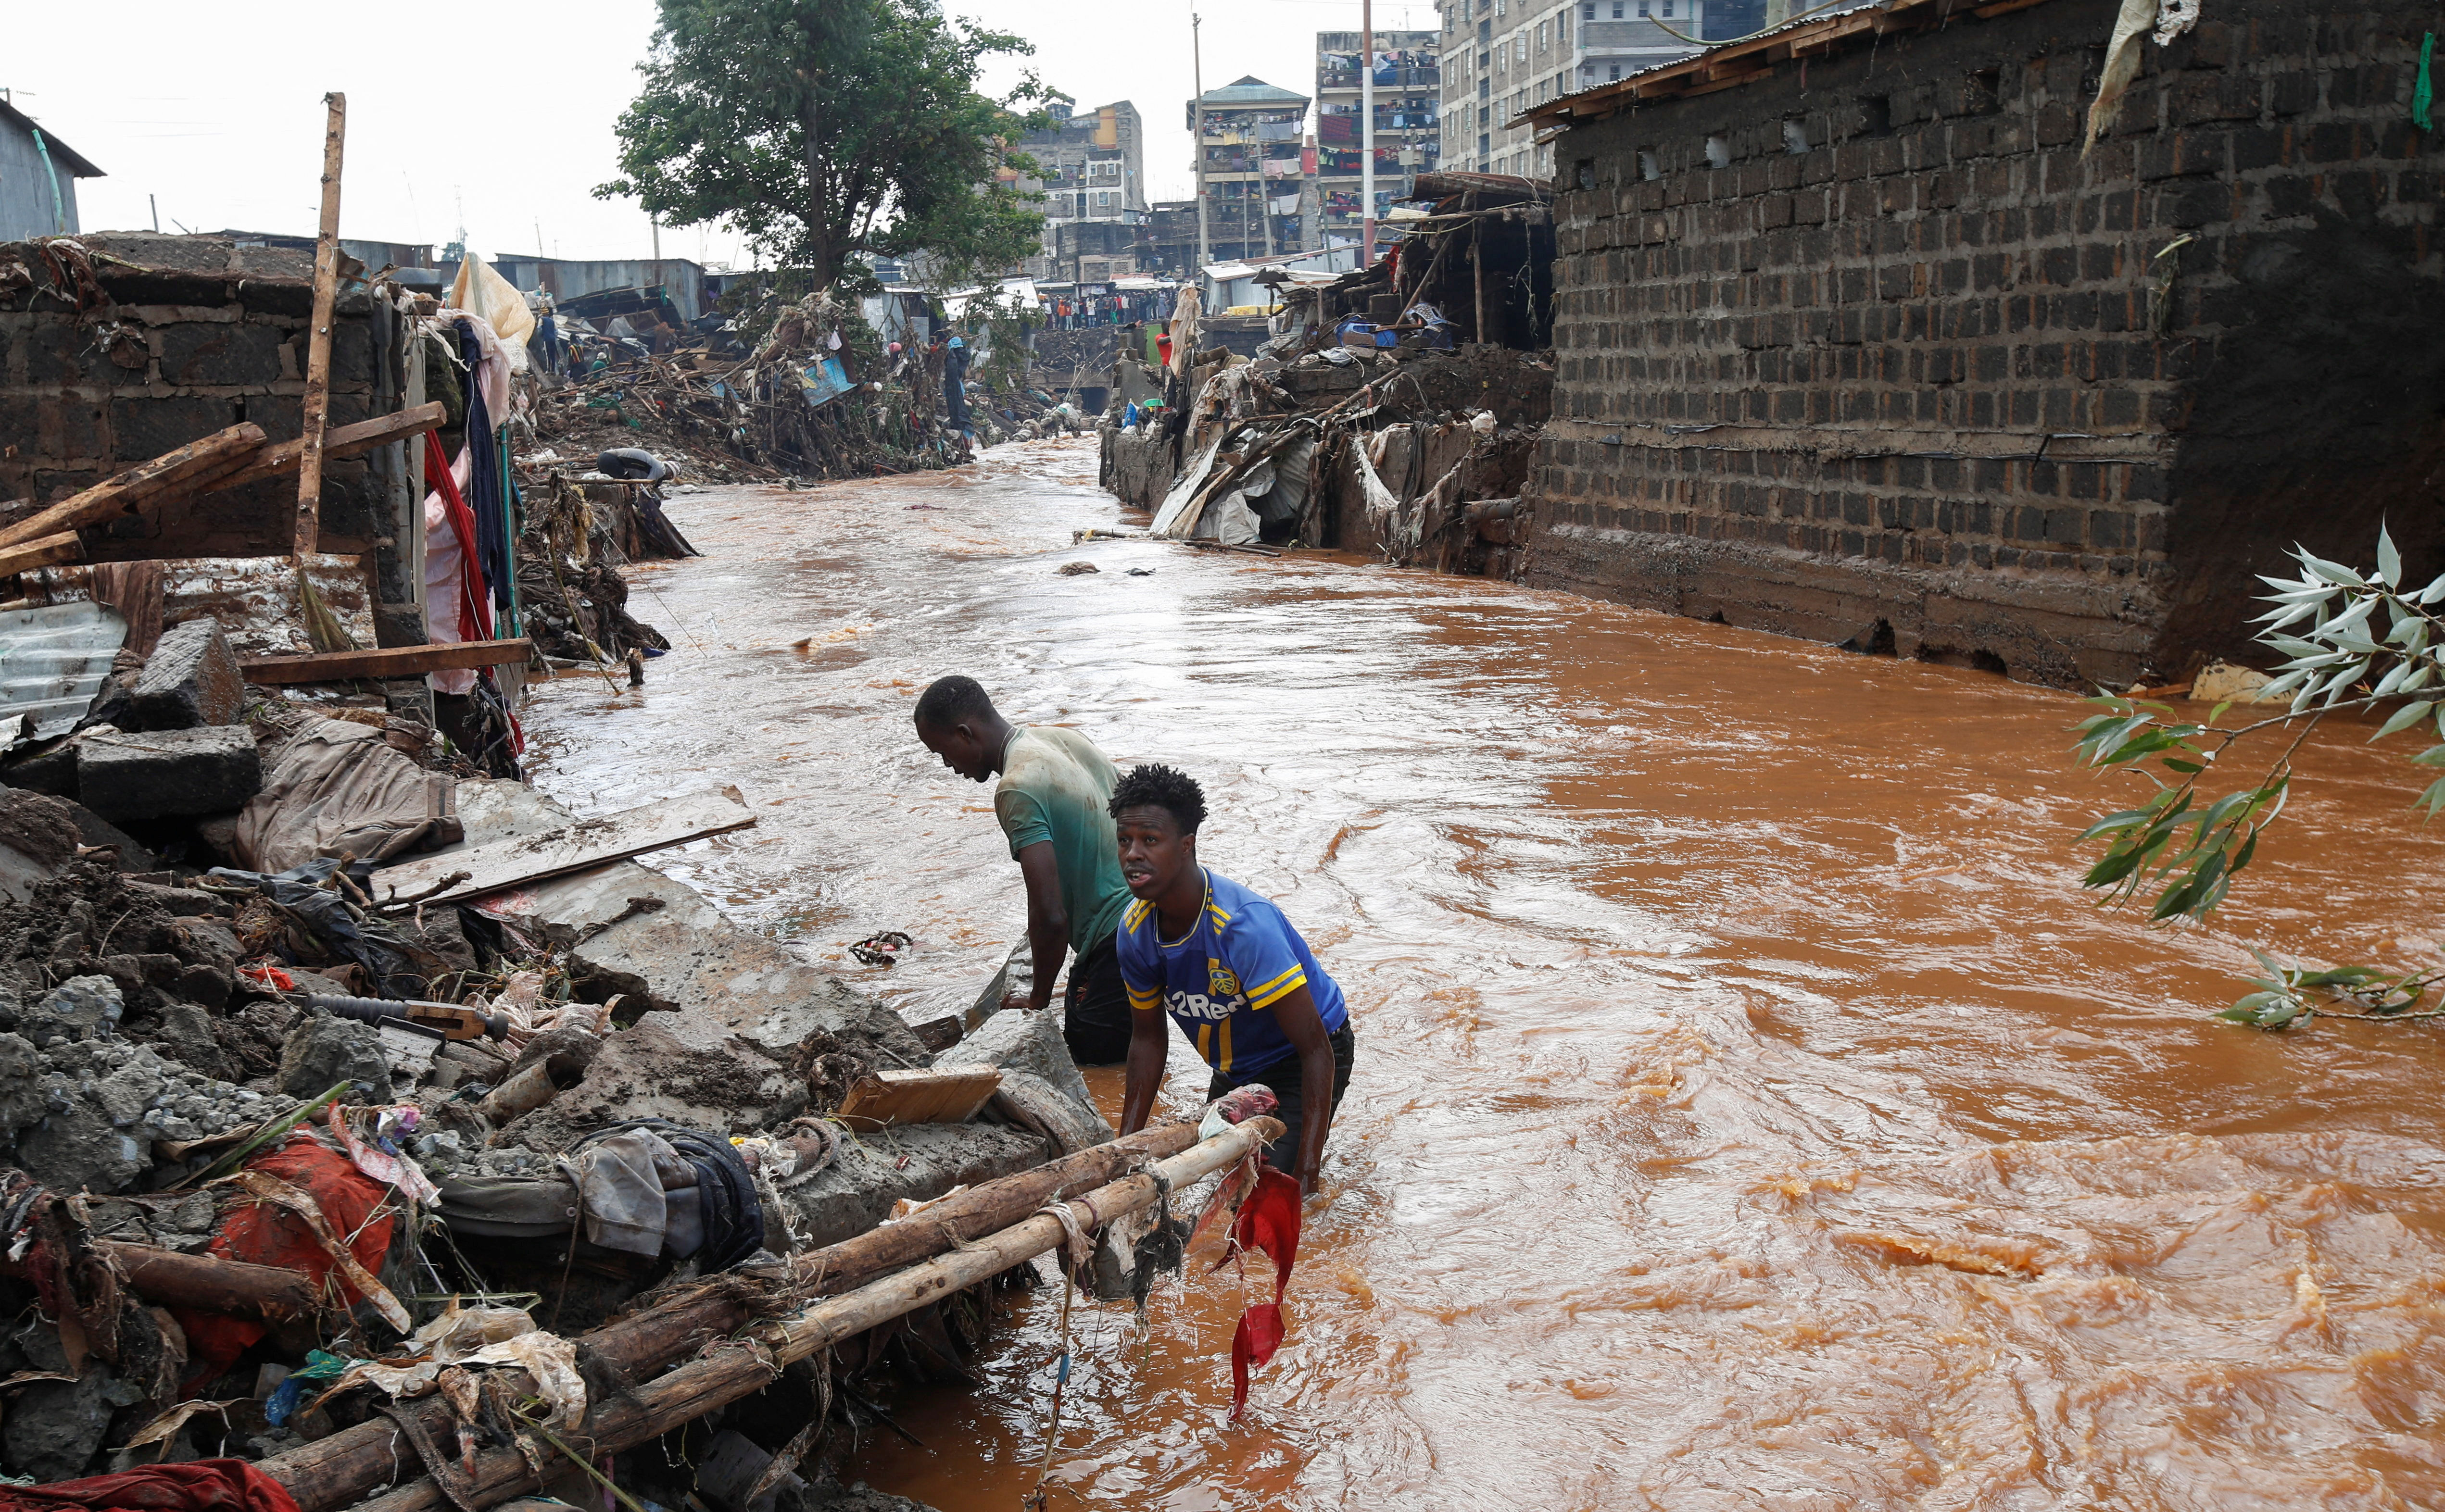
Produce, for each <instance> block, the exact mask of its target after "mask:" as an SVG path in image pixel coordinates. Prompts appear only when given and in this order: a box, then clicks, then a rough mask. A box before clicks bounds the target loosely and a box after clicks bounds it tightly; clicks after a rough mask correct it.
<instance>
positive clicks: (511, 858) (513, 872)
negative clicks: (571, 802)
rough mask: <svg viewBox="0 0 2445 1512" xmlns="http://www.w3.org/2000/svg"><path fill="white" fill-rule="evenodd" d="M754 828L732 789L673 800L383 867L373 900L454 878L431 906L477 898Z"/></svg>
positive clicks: (427, 889) (403, 894)
mask: <svg viewBox="0 0 2445 1512" xmlns="http://www.w3.org/2000/svg"><path fill="white" fill-rule="evenodd" d="M755 822H756V815H755V812H754V811H753V810H751V809H749V808H748V806H747V804H746V803H745V802H743V801H741V800H740V799H739V798H738V796H737V792H736V790H735V789H733V790H726V791H724V792H720V793H700V794H697V795H696V796H694V797H690V798H674V799H670V800H667V801H665V802H660V803H647V804H645V805H644V807H642V808H631V809H627V810H625V811H623V812H621V813H617V814H606V815H604V816H603V817H601V818H599V819H588V820H580V821H577V822H576V823H574V824H570V825H567V826H565V827H563V828H561V829H555V830H546V831H544V832H542V833H541V834H537V835H527V836H522V837H520V838H519V839H512V840H495V841H494V842H493V843H491V844H489V845H475V846H467V847H463V848H461V849H458V850H455V851H437V852H435V853H433V854H432V855H429V856H420V857H417V858H416V859H414V860H412V861H407V862H403V863H401V865H398V866H386V867H384V868H383V869H382V870H381V871H379V872H376V873H375V874H374V876H373V894H374V897H375V899H376V900H377V901H379V902H388V901H390V900H391V899H393V898H407V897H415V896H417V895H418V894H423V893H427V892H430V891H431V890H432V889H434V888H437V887H441V884H442V883H443V882H444V881H445V880H447V879H448V878H449V877H450V876H453V875H454V874H457V873H462V872H463V873H465V874H466V876H465V877H464V878H463V879H462V880H459V881H457V882H451V883H450V884H449V886H447V887H442V888H441V891H439V892H438V893H433V894H432V897H431V899H430V900H431V901H434V902H442V901H447V900H450V899H456V898H470V897H481V896H483V895H484V894H487V893H498V892H500V891H501V890H502V889H504V888H511V887H516V886H517V885H518V884H520V883H522V882H539V881H542V880H543V879H544V878H546V877H550V876H561V875H562V874H564V873H568V872H583V871H586V870H588V869H589V868H592V867H597V866H604V865H607V864H609V863H610V862H612V861H625V860H626V859H627V858H628V857H631V856H643V855H644V854H645V853H646V852H647V851H659V850H664V849H667V848H668V847H670V846H673V845H684V844H686V843H687V842H688V841H690V840H695V839H703V838H704V837H706V836H708V835H723V834H727V833H729V832H730V831H732V830H736V829H745V828H747V827H748V826H749V825H751V824H753V823H755Z"/></svg>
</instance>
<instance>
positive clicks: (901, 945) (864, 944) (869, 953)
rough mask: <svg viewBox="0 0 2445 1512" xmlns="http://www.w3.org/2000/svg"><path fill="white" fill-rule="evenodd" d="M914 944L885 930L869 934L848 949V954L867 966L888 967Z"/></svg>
mask: <svg viewBox="0 0 2445 1512" xmlns="http://www.w3.org/2000/svg"><path fill="white" fill-rule="evenodd" d="M915 944H916V942H915V941H913V940H911V939H910V938H909V937H908V936H907V935H905V934H904V933H902V932H901V931H898V930H885V931H883V932H882V933H880V934H869V935H868V936H867V937H866V938H865V939H863V940H860V941H858V942H857V943H856V944H855V945H852V946H850V947H849V954H851V955H853V956H855V957H857V958H858V959H859V960H861V961H863V962H865V963H866V964H867V965H868V966H889V965H891V964H892V963H893V962H895V961H897V960H899V959H900V957H901V956H902V955H904V954H905V953H907V951H908V950H909V948H910V947H911V946H913V945H915Z"/></svg>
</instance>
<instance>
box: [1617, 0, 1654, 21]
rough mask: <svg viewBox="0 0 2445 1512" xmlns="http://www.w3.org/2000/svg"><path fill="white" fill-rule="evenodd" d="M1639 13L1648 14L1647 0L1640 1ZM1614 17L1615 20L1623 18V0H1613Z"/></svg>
mask: <svg viewBox="0 0 2445 1512" xmlns="http://www.w3.org/2000/svg"><path fill="white" fill-rule="evenodd" d="M1638 13H1639V14H1640V15H1642V16H1643V15H1645V14H1647V6H1646V4H1645V0H1641V3H1640V5H1639V8H1638ZM1613 18H1614V20H1615V21H1619V20H1620V19H1621V0H1613Z"/></svg>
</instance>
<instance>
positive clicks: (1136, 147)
mask: <svg viewBox="0 0 2445 1512" xmlns="http://www.w3.org/2000/svg"><path fill="white" fill-rule="evenodd" d="M1048 108H1049V109H1050V110H1051V111H1052V114H1053V116H1054V119H1055V125H1054V126H1053V127H1052V128H1051V129H1049V130H1046V131H1039V132H1033V133H1031V134H1029V135H1028V136H1025V137H1022V138H1019V139H1018V144H1017V150H1018V151H1020V152H1023V153H1025V154H1026V155H1027V156H1028V157H1032V158H1034V159H1035V160H1036V176H1034V177H1026V176H1022V175H1018V174H1017V173H1014V172H1012V171H1010V170H1007V169H1005V170H1004V171H1003V174H1002V177H1003V178H1004V179H1005V181H1007V182H1010V183H1012V184H1014V185H1015V186H1016V187H1017V188H1019V189H1023V190H1028V191H1031V192H1034V193H1036V194H1042V195H1043V196H1044V204H1043V206H1042V207H1041V208H1042V210H1043V212H1044V241H1043V248H1042V250H1041V252H1040V253H1039V254H1038V255H1037V256H1036V257H1034V258H1031V259H1029V260H1028V263H1027V265H1026V269H1027V272H1028V273H1029V274H1030V275H1031V276H1032V277H1036V278H1044V277H1047V276H1060V277H1067V276H1069V270H1070V269H1071V268H1072V267H1073V264H1074V263H1075V261H1076V260H1077V258H1078V257H1079V255H1080V254H1081V253H1082V252H1084V253H1086V254H1088V255H1094V256H1101V257H1104V258H1107V259H1109V258H1111V257H1112V256H1113V255H1115V252H1116V249H1117V255H1119V256H1120V257H1122V258H1123V259H1124V260H1126V259H1127V257H1128V249H1129V246H1130V245H1131V243H1132V242H1133V241H1134V239H1135V236H1134V232H1133V231H1131V230H1126V229H1125V228H1130V227H1134V226H1136V225H1137V224H1139V223H1140V222H1142V221H1144V220H1145V219H1146V210H1147V200H1146V132H1145V129H1144V127H1143V125H1142V123H1141V122H1140V120H1139V118H1138V112H1137V107H1136V106H1135V105H1132V104H1130V103H1129V101H1126V100H1121V101H1113V102H1112V103H1111V104H1109V105H1098V106H1097V107H1095V108H1094V109H1092V110H1084V111H1073V109H1072V108H1071V106H1070V104H1069V102H1068V101H1058V100H1056V101H1054V102H1053V103H1052V105H1051V106H1050V107H1048ZM1107 266H1108V267H1110V266H1111V265H1110V263H1109V262H1108V263H1107ZM1133 270H1134V266H1133V265H1132V266H1131V267H1122V268H1121V269H1120V270H1119V271H1118V272H1114V273H1111V275H1110V276H1112V277H1120V276H1122V275H1123V274H1126V273H1128V272H1130V271H1133Z"/></svg>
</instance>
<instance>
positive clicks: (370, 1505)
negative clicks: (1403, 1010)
mask: <svg viewBox="0 0 2445 1512" xmlns="http://www.w3.org/2000/svg"><path fill="white" fill-rule="evenodd" d="M1281 1132H1282V1125H1281V1124H1280V1123H1278V1122H1277V1121H1276V1120H1274V1119H1272V1118H1251V1119H1249V1120H1248V1121H1247V1122H1245V1123H1242V1124H1241V1125H1239V1126H1237V1127H1236V1128H1233V1129H1232V1130H1230V1131H1229V1132H1227V1133H1225V1134H1218V1135H1216V1136H1215V1137H1214V1138H1212V1139H1209V1140H1206V1141H1205V1142H1204V1143H1203V1144H1199V1145H1196V1146H1193V1147H1192V1148H1190V1149H1189V1150H1187V1151H1185V1152H1183V1153H1181V1154H1177V1155H1174V1156H1173V1157H1171V1158H1170V1159H1169V1160H1167V1161H1164V1162H1163V1163H1162V1164H1161V1165H1159V1166H1157V1167H1155V1168H1154V1171H1141V1172H1139V1173H1137V1174H1135V1175H1131V1176H1125V1177H1123V1178H1122V1179H1121V1180H1119V1181H1116V1182H1113V1183H1111V1184H1110V1185H1108V1186H1104V1187H1099V1188H1097V1189H1095V1190H1093V1191H1092V1192H1089V1193H1087V1194H1086V1196H1085V1198H1084V1199H1083V1200H1081V1201H1077V1202H1073V1203H1072V1204H1071V1205H1070V1207H1071V1210H1072V1212H1073V1215H1074V1217H1075V1220H1076V1221H1077V1222H1078V1223H1079V1224H1080V1225H1082V1226H1092V1225H1096V1224H1101V1223H1109V1222H1111V1220H1112V1219H1115V1218H1118V1217H1121V1216H1123V1215H1124V1214H1127V1213H1133V1212H1136V1211H1137V1210H1139V1209H1140V1208H1150V1207H1152V1206H1153V1205H1154V1203H1155V1200H1156V1199H1157V1198H1158V1197H1159V1196H1160V1195H1161V1194H1162V1192H1163V1191H1164V1189H1166V1188H1167V1187H1168V1188H1169V1189H1172V1190H1178V1189H1181V1188H1184V1187H1186V1186H1188V1185H1189V1184H1190V1183H1192V1182H1194V1181H1197V1180H1198V1179H1200V1178H1201V1177H1204V1176H1209V1175H1212V1174H1213V1173H1214V1172H1216V1171H1225V1170H1228V1169H1229V1168H1230V1167H1232V1166H1234V1165H1236V1164H1238V1163H1239V1162H1240V1161H1241V1160H1242V1159H1244V1158H1245V1157H1246V1156H1248V1155H1249V1154H1251V1153H1253V1152H1256V1151H1257V1150H1259V1149H1260V1148H1262V1147H1263V1146H1264V1145H1265V1144H1266V1143H1267V1142H1268V1141H1269V1140H1272V1139H1277V1138H1279V1137H1280V1136H1281ZM1158 1176H1160V1178H1161V1180H1160V1181H1158V1179H1157V1177H1158ZM1063 1237H1064V1229H1063V1227H1062V1225H1061V1221H1060V1220H1059V1219H1057V1218H1055V1217H1053V1216H1052V1215H1050V1214H1045V1215H1042V1216H1038V1217H1035V1218H1030V1219H1028V1220H1026V1221H1025V1222H1023V1223H1020V1224H1017V1225H1014V1226H1011V1227H1008V1228H1004V1229H1002V1230H1000V1231H999V1232H998V1233H995V1234H992V1235H989V1236H987V1237H986V1238H984V1239H982V1240H980V1241H979V1242H977V1243H975V1244H971V1245H965V1246H963V1247H961V1248H960V1249H957V1250H955V1251H953V1252H952V1253H950V1254H947V1255H943V1256H939V1257H937V1258H935V1259H933V1260H929V1261H927V1262H925V1263H924V1264H922V1265H917V1266H914V1267H911V1268H910V1269H908V1270H905V1271H902V1272H900V1273H899V1274H898V1275H895V1276H887V1277H886V1278H884V1279H883V1280H881V1281H878V1282H872V1283H870V1284H868V1285H865V1286H861V1287H859V1288H858V1289H857V1290H855V1291H853V1292H849V1293H846V1294H844V1295H842V1296H837V1297H831V1298H828V1299H826V1300H823V1301H819V1302H817V1303H815V1304H814V1305H813V1306H812V1307H809V1308H807V1309H805V1310H804V1311H802V1312H799V1313H796V1314H794V1315H793V1316H792V1317H790V1318H785V1319H782V1320H780V1321H778V1322H774V1323H767V1324H762V1325H759V1326H757V1327H756V1328H752V1329H750V1330H749V1331H748V1334H749V1337H752V1338H754V1339H755V1340H756V1343H758V1344H760V1345H761V1346H762V1348H760V1349H743V1348H742V1349H721V1350H715V1351H713V1352H712V1353H710V1354H708V1355H701V1356H700V1357H698V1358H696V1359H694V1360H691V1361H690V1362H688V1363H687V1364H685V1365H682V1366H681V1367H680V1368H679V1369H677V1370H675V1371H672V1372H671V1373H670V1374H667V1375H664V1376H663V1377H661V1378H660V1379H658V1380H655V1381H651V1382H649V1383H647V1384H645V1385H644V1386H641V1387H639V1388H637V1389H636V1390H635V1391H632V1392H622V1393H621V1394H620V1395H618V1396H615V1397H612V1398H610V1399H609V1400H607V1401H600V1402H597V1403H596V1404H595V1405H594V1406H593V1409H592V1411H588V1413H587V1417H586V1423H585V1426H584V1427H583V1428H581V1429H578V1430H577V1432H575V1433H572V1434H567V1435H564V1439H565V1441H568V1442H583V1443H584V1444H586V1445H587V1446H588V1451H589V1452H592V1453H595V1454H617V1453H620V1452H622V1451H623V1450H626V1449H630V1448H634V1447H637V1446H638V1445H640V1444H643V1443H644V1442H645V1441H646V1440H647V1439H651V1438H657V1437H660V1436H661V1435H662V1434H663V1433H667V1432H669V1431H670V1430H671V1429H675V1428H678V1427H680V1426H681V1425H682V1424H685V1423H692V1422H694V1421H695V1420H696V1419H698V1418H700V1417H702V1416H703V1415H704V1414H706V1413H707V1412H710V1411H714V1410H715V1409H717V1408H721V1407H727V1406H728V1405H730V1404H731V1403H733V1402H736V1401H737V1400H739V1399H740V1398H742V1397H746V1396H751V1395H754V1394H755V1393H756V1392H759V1391H762V1390H763V1389H764V1388H765V1387H767V1386H769V1385H771V1384H772V1383H773V1382H774V1381H775V1380H776V1379H778V1378H779V1375H780V1372H781V1369H782V1367H784V1366H788V1365H792V1364H794V1363H796V1362H797V1361H799V1360H802V1359H805V1358H807V1357H808V1356H809V1355H813V1354H815V1353H817V1352H818V1351H820V1350H824V1349H827V1348H829V1347H831V1345H833V1344H837V1343H839V1342H840V1341H841V1340H843V1339H846V1338H850V1337H855V1336H856V1335H859V1334H863V1333H865V1332H866V1331H867V1330H868V1329H870V1328H873V1327H876V1326H877V1325H879V1324H882V1323H887V1322H889V1321H890V1320H891V1319H893V1318H901V1317H905V1315H907V1314H909V1313H912V1312H914V1311H916V1310H917V1309H918V1308H921V1307H924V1306H927V1305H929V1304H931V1303H933V1302H938V1301H941V1300H943V1299H944V1298H946V1297H949V1296H951V1295H953V1294H954V1293H957V1292H959V1291H961V1290H962V1289H964V1288H966V1287H969V1286H973V1285H975V1284H976V1283H977V1282H980V1281H986V1280H989V1279H991V1278H992V1277H995V1276H999V1275H1000V1274H1001V1273H1002V1272H1003V1271H1005V1270H1008V1269H1010V1268H1011V1267H1012V1266H1014V1265H1017V1264H1022V1263H1025V1262H1027V1261H1029V1260H1032V1259H1034V1258H1035V1257H1036V1256H1037V1255H1041V1254H1043V1253H1045V1252H1046V1251H1047V1250H1051V1249H1054V1248H1056V1247H1058V1246H1059V1245H1060V1244H1061V1242H1062V1239H1063ZM277 1464H278V1462H277V1461H275V1460H266V1461H264V1462H263V1464H262V1465H261V1466H258V1468H260V1469H263V1470H265V1471H267V1472H269V1473H271V1474H272V1475H274V1476H275V1477H277V1476H278V1475H279V1471H278V1469H276V1468H275V1466H277ZM466 1479H467V1480H468V1481H469V1482H470V1483H472V1488H473V1494H472V1496H471V1497H470V1504H471V1505H473V1506H477V1507H483V1506H491V1505H494V1504H495V1503H499V1502H503V1501H506V1500H507V1499H509V1498H510V1497H513V1496H516V1495H518V1494H520V1493H521V1492H523V1491H527V1490H530V1489H532V1488H533V1487H534V1486H535V1485H536V1484H537V1483H536V1481H535V1478H534V1471H533V1469H532V1466H529V1465H528V1464H527V1462H526V1459H525V1457H524V1456H523V1455H521V1454H519V1453H518V1452H517V1450H515V1449H494V1450H487V1451H486V1452H484V1453H482V1454H480V1455H478V1456H477V1457H476V1464H475V1466H474V1473H473V1474H472V1475H469V1476H467V1477H466ZM290 1494H291V1495H292V1496H294V1495H295V1494H296V1493H295V1491H294V1489H293V1488H292V1489H291V1492H290ZM298 1504H299V1507H300V1512H313V1509H312V1508H311V1507H309V1506H308V1503H306V1502H305V1500H304V1499H303V1498H302V1497H301V1498H299V1499H298ZM449 1506H450V1503H449V1502H448V1501H447V1500H446V1499H445V1498H444V1497H443V1495H442V1493H441V1489H440V1487H439V1486H438V1485H436V1484H434V1482H433V1479H432V1478H431V1477H430V1476H425V1477H422V1478H420V1479H418V1480H416V1481H413V1482H411V1483H409V1484H405V1485H401V1487H400V1488H399V1489H397V1490H395V1491H392V1492H391V1493H390V1494H388V1495H387V1496H382V1497H377V1498H375V1499H374V1500H373V1501H370V1502H367V1503H363V1505H362V1512H448V1509H449Z"/></svg>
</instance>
